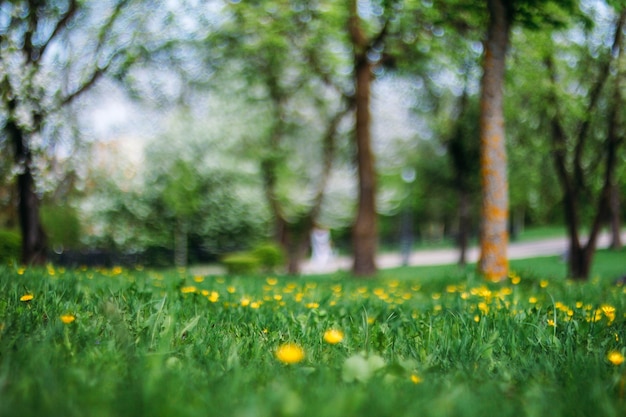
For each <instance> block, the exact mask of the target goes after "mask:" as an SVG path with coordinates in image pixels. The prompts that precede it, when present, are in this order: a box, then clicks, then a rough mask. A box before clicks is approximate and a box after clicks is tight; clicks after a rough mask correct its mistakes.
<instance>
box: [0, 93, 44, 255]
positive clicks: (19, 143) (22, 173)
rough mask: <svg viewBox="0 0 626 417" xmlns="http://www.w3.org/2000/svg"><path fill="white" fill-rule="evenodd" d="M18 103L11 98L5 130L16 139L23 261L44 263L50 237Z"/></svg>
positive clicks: (11, 138) (12, 139)
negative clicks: (18, 116)
mask: <svg viewBox="0 0 626 417" xmlns="http://www.w3.org/2000/svg"><path fill="white" fill-rule="evenodd" d="M16 107H17V103H16V102H15V99H10V100H9V102H8V109H9V118H8V120H7V121H6V124H5V132H6V134H7V137H8V138H9V140H10V141H12V142H13V147H14V160H15V164H16V165H17V166H18V172H19V174H18V175H17V196H18V198H19V204H18V216H19V221H20V231H21V233H22V259H21V261H22V263H23V264H25V265H43V264H45V263H46V259H47V238H46V234H45V232H44V230H43V226H42V224H41V220H40V217H39V197H38V196H37V193H36V192H35V181H34V179H33V175H32V171H31V165H32V155H31V151H30V147H29V146H28V143H27V141H26V138H25V137H24V132H23V131H22V130H21V129H20V128H19V127H18V125H17V124H16V123H15V120H14V119H13V115H14V112H15V109H16Z"/></svg>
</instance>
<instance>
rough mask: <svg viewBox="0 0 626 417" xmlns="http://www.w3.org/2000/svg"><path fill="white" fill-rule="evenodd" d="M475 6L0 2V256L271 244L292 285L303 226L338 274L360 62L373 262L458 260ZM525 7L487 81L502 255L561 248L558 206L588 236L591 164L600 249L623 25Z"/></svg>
mask: <svg viewBox="0 0 626 417" xmlns="http://www.w3.org/2000/svg"><path fill="white" fill-rule="evenodd" d="M476 3H479V2H473V1H461V0H458V1H446V2H433V1H427V0H423V1H383V0H380V1H379V0H359V1H354V2H352V1H349V2H346V1H343V0H342V1H338V0H337V1H333V0H328V1H324V0H318V1H313V0H272V1H270V0H267V1H245V0H241V1H234V0H233V1H218V0H206V1H200V0H197V1H196V0H179V1H174V0H162V1H159V0H100V1H73V0H49V1H25V0H24V1H19V0H16V1H10V2H6V1H3V2H1V3H0V95H1V97H2V102H1V104H0V126H1V128H2V130H1V133H0V148H1V149H2V154H1V155H2V156H1V157H0V230H1V231H0V241H1V242H2V243H1V245H2V248H0V256H1V257H2V258H3V260H8V259H11V258H13V259H18V258H20V257H21V258H22V260H23V261H25V262H28V263H30V262H33V263H38V262H39V263H41V262H53V263H57V264H61V265H70V266H79V265H105V266H111V265H120V264H142V265H146V266H159V267H165V266H172V265H178V266H185V265H188V264H197V263H211V262H216V261H218V260H220V259H223V257H224V256H225V255H226V254H232V253H239V252H241V251H249V250H253V249H255V248H258V247H259V246H260V245H263V244H267V242H274V243H275V245H276V246H277V247H279V248H281V250H282V251H283V253H284V256H285V257H286V260H285V262H286V263H287V264H288V267H289V270H290V271H292V272H297V271H298V268H299V266H298V265H299V263H301V262H302V261H303V260H305V259H308V258H309V256H310V249H311V248H310V239H309V237H310V234H311V232H312V231H313V229H314V228H317V229H318V230H327V231H328V232H329V233H330V242H332V243H331V244H332V249H333V251H334V253H335V254H350V253H351V251H352V238H351V234H352V227H353V225H354V222H355V216H356V213H357V206H358V181H359V179H358V166H357V165H358V162H357V157H356V152H357V150H356V145H355V140H354V135H355V104H356V102H357V100H358V97H356V96H355V75H356V71H357V66H358V64H359V62H360V61H359V60H358V59H356V58H358V56H359V53H360V52H363V59H364V60H365V61H366V62H367V63H368V65H369V68H370V73H371V74H370V75H371V96H370V104H369V108H370V113H371V123H370V137H371V147H372V153H373V155H374V161H375V177H376V216H377V219H378V230H377V233H378V238H377V239H378V242H379V247H378V250H379V251H381V252H385V251H403V252H407V251H410V250H414V249H418V248H422V247H433V246H435V247H439V246H444V247H445V246H457V247H461V248H465V247H467V246H468V245H472V244H476V242H477V239H478V234H479V233H478V232H479V225H480V221H481V220H480V198H481V196H480V157H479V147H480V139H479V113H480V102H479V100H480V81H481V75H482V68H481V65H482V62H483V61H482V58H483V54H484V48H483V41H484V38H485V33H486V28H487V20H488V19H487V10H486V7H484V5H482V4H481V5H478V4H476ZM521 3H529V4H530V3H533V2H521ZM534 3H537V2H534ZM534 3H533V5H532V6H528V7H527V8H524V9H523V10H518V11H517V13H518V16H521V17H520V18H519V19H518V20H517V22H518V24H516V25H514V26H513V27H512V30H511V32H510V48H509V55H508V57H507V72H506V79H505V80H504V83H505V90H504V91H505V102H504V110H505V119H506V129H507V137H506V140H507V142H506V143H507V152H508V178H509V195H510V203H509V204H510V211H509V213H510V214H509V217H510V221H509V223H510V227H509V231H510V236H511V239H512V240H515V239H517V238H518V237H519V236H521V235H522V234H523V233H524V232H525V231H527V230H534V231H535V233H536V236H538V237H542V236H553V235H555V234H556V235H559V234H560V235H565V233H566V225H568V224H571V222H573V221H574V220H572V219H571V218H568V215H567V207H574V206H575V208H576V211H577V214H576V216H577V217H576V220H575V223H576V224H575V226H576V227H577V228H578V230H581V231H582V233H584V232H585V231H586V230H587V231H588V230H589V229H590V227H591V225H592V224H593V222H594V220H595V219H596V217H598V210H600V209H599V208H598V207H599V204H600V203H599V201H601V198H605V197H606V196H605V194H606V193H605V192H604V191H603V190H604V184H605V180H606V167H607V166H609V165H610V166H611V167H613V168H612V174H611V177H610V182H611V196H610V201H611V204H610V210H608V209H606V208H603V209H602V213H601V217H602V222H603V225H605V226H606V227H607V230H618V231H619V230H620V223H619V222H620V218H622V217H623V216H624V214H626V209H625V208H624V205H623V204H622V203H623V198H624V197H623V196H624V195H626V169H625V168H624V165H625V164H624V162H625V161H626V152H625V151H624V148H623V147H622V148H618V147H614V148H611V147H610V146H608V144H609V143H610V142H609V141H610V140H613V139H615V141H616V143H620V142H623V135H624V128H625V125H624V117H625V115H624V111H623V108H624V107H621V103H622V94H623V93H624V89H625V88H626V86H625V84H624V70H625V69H626V68H625V65H626V64H625V63H624V61H625V59H624V58H623V56H622V49H623V47H622V46H621V42H622V40H621V36H623V14H624V12H623V9H622V8H623V7H624V6H623V5H622V4H621V3H620V2H618V1H609V0H607V1H600V0H597V1H596V0H586V1H580V2H578V1H563V2H545V5H543V6H542V5H536V4H534ZM554 3H562V4H561V5H559V6H557V5H555V4H554ZM351 7H353V8H354V9H352V8H351ZM355 16H356V17H357V18H358V20H359V23H360V30H361V32H362V33H361V34H362V35H364V36H366V37H367V38H368V39H370V42H369V43H368V44H367V48H366V49H364V50H362V51H361V50H360V49H359V48H360V47H361V46H360V45H359V44H358V43H357V42H356V41H355V39H356V38H355V37H354V36H353V35H354V34H351V33H350V30H351V25H350V22H351V20H350V19H353V18H354V17H355ZM557 122H558V123H557ZM557 126H558V127H557ZM559 129H560V130H559ZM558 135H561V136H560V137H559V136H558ZM566 138H567V139H566ZM559 152H560V153H563V154H564V155H565V161H566V162H567V164H568V165H567V167H566V168H563V169H566V170H567V174H568V175H571V177H572V178H573V182H572V183H573V184H574V186H575V189H576V190H577V191H576V193H575V195H574V198H573V199H569V200H568V198H569V197H570V194H568V193H569V191H571V190H568V189H567V187H568V185H567V184H566V183H565V182H563V181H562V180H561V181H560V180H559V178H561V177H560V176H559V173H558V170H559V169H561V167H559V165H558V163H555V158H554V155H555V153H559ZM603 193H604V194H603ZM600 195H604V196H605V197H600ZM606 198H608V197H606ZM606 201H609V200H606ZM568 222H570V223H568ZM611 225H613V229H611V227H610V226H611ZM618 236H619V234H617V235H616V236H615V241H614V244H615V245H616V246H617V245H619V244H621V242H620V241H619V239H618ZM24 240H27V243H26V244H24V243H23V242H24ZM25 247H28V249H24V248H25ZM25 250H26V252H24V251H25ZM462 253H464V252H463V251H462V252H460V258H459V260H460V261H461V262H463V261H464V258H463V256H462Z"/></svg>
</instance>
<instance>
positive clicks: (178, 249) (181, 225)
mask: <svg viewBox="0 0 626 417" xmlns="http://www.w3.org/2000/svg"><path fill="white" fill-rule="evenodd" d="M188 240H189V237H188V228H187V221H185V220H182V219H176V229H175V231H174V265H176V266H177V267H180V268H184V267H186V266H187V262H188V259H189V242H188Z"/></svg>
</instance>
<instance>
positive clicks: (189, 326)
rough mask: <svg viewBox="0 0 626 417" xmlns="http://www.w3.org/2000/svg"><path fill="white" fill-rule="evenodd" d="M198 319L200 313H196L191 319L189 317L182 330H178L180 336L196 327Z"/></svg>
mask: <svg viewBox="0 0 626 417" xmlns="http://www.w3.org/2000/svg"><path fill="white" fill-rule="evenodd" d="M199 320H200V315H197V316H196V317H194V318H193V319H191V320H190V321H189V323H187V324H186V325H185V327H184V328H183V330H181V331H180V336H179V337H180V338H183V337H185V336H186V335H187V332H189V331H191V330H193V328H194V327H196V325H197V324H198V321H199Z"/></svg>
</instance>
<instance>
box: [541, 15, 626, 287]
mask: <svg viewBox="0 0 626 417" xmlns="http://www.w3.org/2000/svg"><path fill="white" fill-rule="evenodd" d="M625 25H626V8H624V9H622V10H621V11H620V12H619V14H618V16H617V19H616V22H615V24H614V26H615V29H614V35H613V41H612V46H611V48H610V51H608V52H605V53H604V54H603V57H602V59H601V60H599V63H598V66H597V68H595V69H592V71H591V73H593V74H595V79H594V80H593V83H592V84H591V85H589V86H588V87H587V91H586V95H585V99H586V105H585V107H584V110H583V111H584V117H582V118H581V119H580V122H579V123H576V124H575V127H574V128H573V129H570V128H569V126H568V125H567V124H566V120H567V119H566V118H567V116H569V115H567V114H564V113H565V111H564V109H565V108H566V107H567V106H566V105H565V103H563V101H564V100H561V99H560V97H561V96H565V97H566V98H565V100H567V99H568V98H567V94H566V93H565V92H563V91H562V89H563V85H562V83H560V82H559V74H558V72H557V66H556V62H555V57H554V51H553V50H549V51H547V54H546V56H545V58H544V64H545V67H546V69H547V72H548V75H549V79H550V89H549V94H548V96H547V99H548V102H549V103H550V105H551V107H552V112H551V116H550V133H551V134H550V138H551V152H552V156H553V159H554V165H555V168H556V172H557V175H558V177H559V180H560V184H561V189H562V193H563V209H564V213H565V219H566V224H567V231H568V235H569V241H570V242H569V250H568V274H569V276H570V277H572V278H574V279H579V280H585V279H588V278H589V274H590V269H591V264H592V260H593V255H594V253H595V249H596V242H597V238H598V234H599V233H600V229H601V227H602V225H603V224H605V223H607V220H608V219H609V214H610V211H611V197H612V194H613V193H614V189H615V188H614V187H615V178H616V177H615V175H616V171H617V165H618V149H619V148H620V146H621V145H622V143H623V142H624V135H625V134H626V132H625V131H624V128H625V126H624V119H623V106H624V97H623V78H624V76H625V75H626V74H625V71H626V67H625V60H626V58H625V56H624V55H625V54H624V34H623V31H624V26H625ZM552 49H554V48H552ZM587 59H588V58H587ZM612 73H614V75H613V80H614V85H613V86H612V87H613V89H612V94H611V95H609V96H608V98H604V100H603V94H602V93H603V91H604V90H605V88H606V86H607V84H608V83H609V81H610V79H611V76H612V75H611V74H612ZM583 76H584V77H586V79H589V73H585V74H584V75H583ZM579 83H580V85H585V82H584V81H580V82H579ZM577 98H578V97H572V98H570V99H571V101H573V102H575V101H576V99H577ZM601 111H606V118H605V119H604V120H603V119H602V118H600V120H598V114H599V113H600V112H601ZM600 122H602V123H606V130H605V133H604V134H603V135H602V136H600V137H598V135H597V132H598V131H600V130H601V129H602V127H601V126H600V124H599V123H600ZM594 142H595V143H594ZM590 149H594V150H595V152H594V155H593V156H589V154H590ZM590 160H591V161H592V162H590ZM587 167H590V169H587ZM600 167H601V168H602V170H603V171H602V172H601V173H599V174H594V173H593V172H592V171H594V170H597V169H599V168H600ZM594 180H595V181H596V182H598V183H599V184H600V186H599V187H594V184H593V182H594ZM594 195H595V197H594ZM591 201H593V202H594V203H593V204H594V205H595V208H593V209H592V211H591V214H590V221H591V227H590V230H589V236H588V238H587V241H586V243H583V242H582V237H581V232H580V227H581V223H582V220H583V217H584V215H583V209H584V207H585V206H587V207H588V206H589V202H591Z"/></svg>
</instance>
